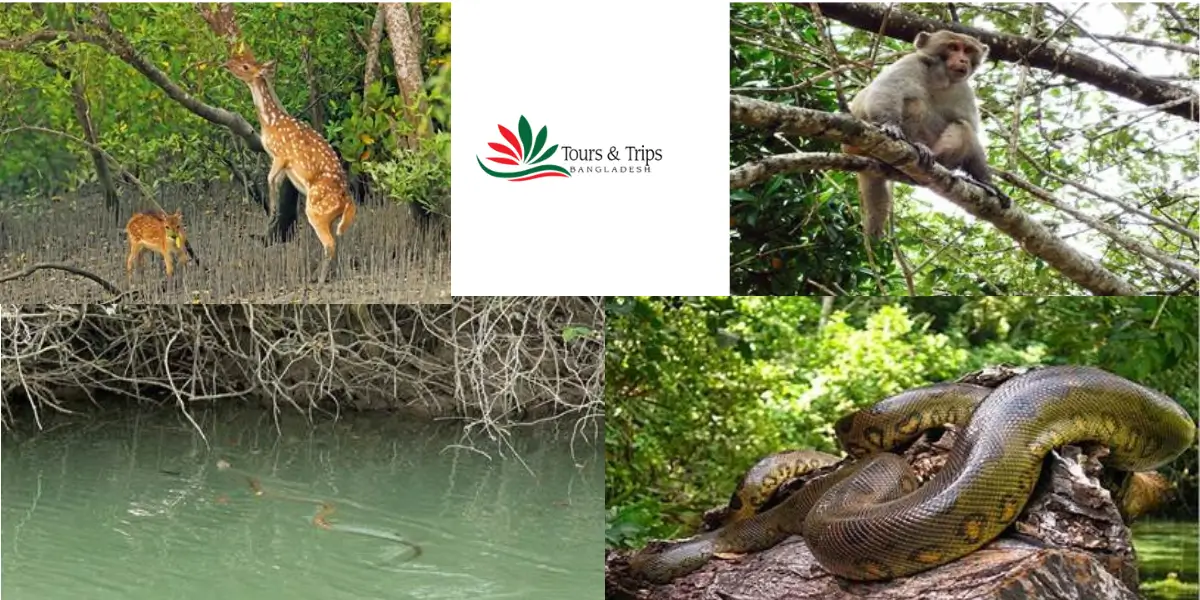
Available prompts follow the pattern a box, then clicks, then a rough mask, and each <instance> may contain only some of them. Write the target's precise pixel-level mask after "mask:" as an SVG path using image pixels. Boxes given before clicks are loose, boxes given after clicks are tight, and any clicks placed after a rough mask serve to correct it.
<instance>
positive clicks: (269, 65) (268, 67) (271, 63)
mask: <svg viewBox="0 0 1200 600" xmlns="http://www.w3.org/2000/svg"><path fill="white" fill-rule="evenodd" d="M262 68H263V70H264V71H274V70H275V59H273V58H272V59H271V60H268V61H267V62H265V63H263V66H262Z"/></svg>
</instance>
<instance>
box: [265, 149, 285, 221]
mask: <svg viewBox="0 0 1200 600" xmlns="http://www.w3.org/2000/svg"><path fill="white" fill-rule="evenodd" d="M284 168H285V166H284V162H283V160H281V159H279V158H272V159H271V172H270V173H267V197H268V198H270V202H271V214H272V215H274V214H276V213H278V211H279V184H281V183H283V178H284V176H285V175H284Z"/></svg>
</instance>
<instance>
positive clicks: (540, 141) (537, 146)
mask: <svg viewBox="0 0 1200 600" xmlns="http://www.w3.org/2000/svg"><path fill="white" fill-rule="evenodd" d="M544 145H546V126H545V125H543V126H542V129H541V131H538V134H537V141H535V142H534V143H533V150H531V151H530V152H529V154H531V155H536V154H537V153H538V152H541V151H542V146H544Z"/></svg>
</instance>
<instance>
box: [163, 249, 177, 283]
mask: <svg viewBox="0 0 1200 600" xmlns="http://www.w3.org/2000/svg"><path fill="white" fill-rule="evenodd" d="M172 254H174V252H171V247H170V246H167V248H166V252H163V262H164V263H166V265H167V279H170V278H171V276H172V275H174V274H175V261H173V260H171V255H172Z"/></svg>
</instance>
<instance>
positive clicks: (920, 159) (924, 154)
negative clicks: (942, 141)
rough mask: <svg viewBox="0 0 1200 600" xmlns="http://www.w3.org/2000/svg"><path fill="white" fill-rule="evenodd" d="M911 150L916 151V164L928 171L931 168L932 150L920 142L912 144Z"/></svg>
mask: <svg viewBox="0 0 1200 600" xmlns="http://www.w3.org/2000/svg"><path fill="white" fill-rule="evenodd" d="M912 145H913V148H916V149H917V164H919V165H921V167H922V168H925V169H928V168H929V167H932V166H933V150H930V149H929V146H926V145H925V144H922V143H921V142H912Z"/></svg>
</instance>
